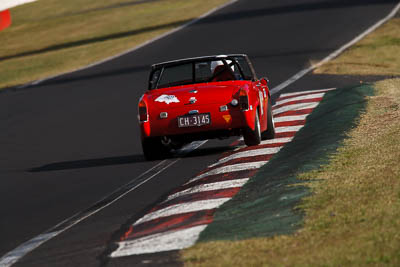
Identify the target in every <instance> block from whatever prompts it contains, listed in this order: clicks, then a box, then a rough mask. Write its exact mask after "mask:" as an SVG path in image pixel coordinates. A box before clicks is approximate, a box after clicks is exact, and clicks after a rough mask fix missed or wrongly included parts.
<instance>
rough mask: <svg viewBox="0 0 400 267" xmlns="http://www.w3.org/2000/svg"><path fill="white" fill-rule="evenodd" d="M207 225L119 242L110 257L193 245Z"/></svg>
mask: <svg viewBox="0 0 400 267" xmlns="http://www.w3.org/2000/svg"><path fill="white" fill-rule="evenodd" d="M206 227H207V225H199V226H194V227H191V228H188V229H183V230H172V231H169V232H164V233H158V234H154V235H150V236H145V237H142V238H138V239H135V240H130V241H122V242H119V243H118V245H119V247H118V249H117V250H115V251H114V252H113V253H111V255H110V256H111V257H112V258H115V257H123V256H130V255H139V254H146V253H155V252H161V251H170V250H176V249H184V248H187V247H190V246H193V245H194V243H196V241H197V239H198V238H199V235H200V233H201V232H202V231H203V230H204V229H205V228H206Z"/></svg>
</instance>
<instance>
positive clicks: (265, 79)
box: [260, 77, 269, 85]
mask: <svg viewBox="0 0 400 267" xmlns="http://www.w3.org/2000/svg"><path fill="white" fill-rule="evenodd" d="M260 82H261V84H262V85H268V83H269V80H268V78H266V77H263V78H261V79H260Z"/></svg>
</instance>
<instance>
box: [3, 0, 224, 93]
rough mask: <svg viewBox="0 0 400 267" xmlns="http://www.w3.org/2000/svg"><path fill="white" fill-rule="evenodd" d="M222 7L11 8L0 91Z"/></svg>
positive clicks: (108, 0) (100, 0) (57, 2)
mask: <svg viewBox="0 0 400 267" xmlns="http://www.w3.org/2000/svg"><path fill="white" fill-rule="evenodd" d="M226 2H228V1H227V0H191V1H186V0H148V1H139V0H68V1H63V0H40V1H37V2H34V3H31V4H27V5H23V6H20V7H16V8H13V9H11V14H12V20H13V24H12V25H11V27H10V28H8V29H6V30H4V31H1V32H0V43H1V46H0V70H1V72H0V88H5V87H11V86H16V85H21V84H25V83H27V82H30V81H33V80H38V79H41V78H45V77H48V76H52V75H56V74H59V73H63V72H67V71H71V70H74V69H77V68H79V67H83V66H86V65H88V64H90V63H93V62H96V61H99V60H101V59H104V58H107V57H110V56H113V55H115V54H118V53H121V52H123V51H125V50H127V49H130V48H133V47H135V46H138V45H140V44H141V43H144V42H145V41H147V40H150V39H152V38H155V37H156V36H159V35H161V34H162V33H165V32H167V31H170V30H172V29H173V28H176V27H178V26H180V25H182V24H184V23H186V22H188V21H190V20H192V19H194V18H197V17H199V16H200V15H202V14H204V13H206V12H207V11H208V10H210V9H211V8H213V7H216V6H219V5H221V4H223V3H226ZM161 52H162V51H160V53H161Z"/></svg>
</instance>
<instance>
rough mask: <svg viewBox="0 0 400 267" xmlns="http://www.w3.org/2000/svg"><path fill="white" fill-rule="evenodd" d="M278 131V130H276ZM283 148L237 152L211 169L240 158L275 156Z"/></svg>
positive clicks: (219, 161) (212, 165)
mask: <svg viewBox="0 0 400 267" xmlns="http://www.w3.org/2000/svg"><path fill="white" fill-rule="evenodd" d="M276 129H277V128H276ZM281 148H282V146H280V147H268V148H258V149H252V150H247V151H242V152H236V153H234V154H232V155H229V156H227V157H224V158H222V159H220V160H218V161H217V162H216V163H214V164H211V165H210V166H208V167H210V168H212V167H214V166H217V165H219V164H222V163H225V162H228V161H230V160H232V159H238V158H244V157H254V156H261V155H268V154H275V153H278V151H279V150H280V149H281Z"/></svg>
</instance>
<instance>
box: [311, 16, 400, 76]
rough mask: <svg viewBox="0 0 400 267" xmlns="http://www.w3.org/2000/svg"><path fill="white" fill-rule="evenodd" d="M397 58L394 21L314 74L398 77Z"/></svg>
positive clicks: (399, 26) (397, 22)
mask: <svg viewBox="0 0 400 267" xmlns="http://www.w3.org/2000/svg"><path fill="white" fill-rule="evenodd" d="M398 16H399V15H398ZM399 55H400V18H399V17H395V18H394V19H391V20H389V21H388V22H387V23H386V24H384V25H383V26H382V27H380V28H378V29H377V30H376V31H374V32H372V33H371V34H369V35H368V36H367V37H365V38H364V39H363V40H361V41H360V42H358V43H357V44H356V45H354V46H353V47H351V48H350V49H348V50H346V51H345V52H344V53H343V54H342V55H341V56H340V57H338V58H335V59H334V60H332V61H330V62H328V63H327V64H325V65H323V66H321V67H320V68H318V69H316V70H315V71H314V73H315V74H336V75H382V76H390V75H393V76H399V75H400V57H399Z"/></svg>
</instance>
